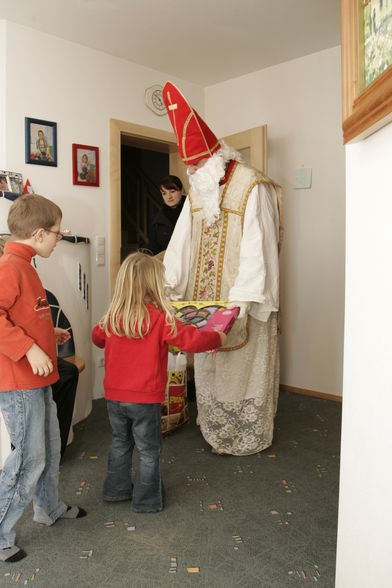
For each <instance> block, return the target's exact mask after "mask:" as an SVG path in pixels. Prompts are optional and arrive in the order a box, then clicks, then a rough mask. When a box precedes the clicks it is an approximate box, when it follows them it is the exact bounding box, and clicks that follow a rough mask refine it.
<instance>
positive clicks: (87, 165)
mask: <svg viewBox="0 0 392 588" xmlns="http://www.w3.org/2000/svg"><path fill="white" fill-rule="evenodd" d="M72 171H73V184H74V185H75V186H95V187H98V186H99V148H98V147H93V146H92V145H80V144H78V143H72Z"/></svg>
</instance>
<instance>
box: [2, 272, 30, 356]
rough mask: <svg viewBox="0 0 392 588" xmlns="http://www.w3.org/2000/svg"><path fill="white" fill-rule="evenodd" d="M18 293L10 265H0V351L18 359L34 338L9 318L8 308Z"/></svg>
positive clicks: (17, 283)
mask: <svg viewBox="0 0 392 588" xmlns="http://www.w3.org/2000/svg"><path fill="white" fill-rule="evenodd" d="M19 294H20V287H19V281H18V278H17V276H16V274H15V271H14V270H13V268H12V267H9V266H8V265H7V266H6V265H1V266H0V352H1V353H3V354H4V355H5V356H7V357H9V358H10V359H12V361H19V360H20V359H21V358H22V357H23V356H24V355H26V353H27V351H28V350H29V349H30V347H31V346H32V345H33V343H35V341H34V339H32V338H31V337H29V336H28V335H26V333H25V332H24V330H23V329H22V328H21V327H19V326H17V325H15V324H14V323H13V322H12V321H11V320H10V318H9V315H8V310H9V309H10V308H11V307H12V305H13V304H14V302H15V300H16V298H17V297H18V296H19Z"/></svg>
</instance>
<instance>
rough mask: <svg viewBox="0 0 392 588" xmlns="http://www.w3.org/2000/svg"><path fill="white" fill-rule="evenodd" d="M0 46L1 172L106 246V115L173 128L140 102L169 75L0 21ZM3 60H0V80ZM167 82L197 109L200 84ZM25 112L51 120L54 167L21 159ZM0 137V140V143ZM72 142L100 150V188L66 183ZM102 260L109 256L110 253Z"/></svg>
mask: <svg viewBox="0 0 392 588" xmlns="http://www.w3.org/2000/svg"><path fill="white" fill-rule="evenodd" d="M4 29H5V31H6V35H5V36H4ZM4 38H5V40H6V41H4ZM4 43H6V51H5V55H6V79H5V85H2V86H1V92H0V95H2V94H5V110H4V111H2V110H1V104H2V102H0V128H1V129H3V128H4V124H5V121H6V122H7V126H6V132H5V138H4V142H5V144H6V146H7V150H6V152H5V153H3V154H2V152H1V150H0V155H2V157H1V159H0V169H7V170H10V171H18V172H22V173H23V177H24V179H26V178H27V177H28V178H29V179H30V182H31V184H32V186H33V188H34V190H35V191H36V192H38V193H40V194H43V195H44V196H47V197H49V198H52V199H53V200H55V202H56V203H57V204H59V205H60V207H61V208H62V210H63V226H64V227H68V228H71V229H72V232H74V233H76V234H80V235H85V236H88V237H90V238H93V237H94V235H104V236H105V237H106V243H107V244H108V242H109V239H108V237H109V118H117V119H121V120H124V121H129V122H133V123H137V124H141V125H145V126H150V127H154V128H159V129H164V130H168V131H171V130H172V129H171V127H170V122H169V119H168V117H167V116H165V117H158V116H156V115H154V114H153V113H152V112H151V111H150V110H149V109H148V108H147V107H146V106H145V104H144V91H145V89H146V88H147V87H149V86H151V85H153V84H163V83H164V82H165V81H166V79H167V76H166V75H165V74H164V73H162V72H158V71H154V70H151V69H148V68H145V67H142V66H139V65H136V64H133V63H130V62H128V61H124V60H121V59H118V58H116V57H112V56H110V55H107V54H105V53H102V52H99V51H95V50H92V49H89V48H86V47H83V46H81V45H77V44H75V43H70V42H68V41H64V40H62V39H59V38H57V37H53V36H50V35H47V34H45V33H40V32H38V31H35V30H33V29H30V28H26V27H23V26H19V25H16V24H14V23H11V22H6V23H4V21H0V48H2V47H3V45H4ZM2 55H3V52H2ZM2 59H3V58H2V57H0V81H2V77H1V76H2V75H3V74H2V72H3V67H2V63H3V61H2ZM172 80H173V81H174V83H178V84H179V85H180V86H181V88H182V89H183V91H184V93H185V94H186V95H187V96H188V98H189V99H190V101H191V102H192V103H193V104H194V105H195V107H196V108H198V109H199V110H200V111H201V112H203V110H204V90H203V88H201V87H199V86H196V85H193V84H190V83H189V82H185V81H182V80H178V79H175V78H172ZM4 87H5V92H3V88H4ZM25 116H28V117H32V118H41V119H45V120H50V121H55V122H57V147H58V167H57V168H52V167H44V166H39V165H31V164H25V163H24V160H25V156H24V150H25V147H24V144H25V139H24V118H25ZM1 142H2V140H1V139H0V146H1ZM72 143H81V144H87V145H94V146H98V147H99V149H100V187H99V188H93V187H80V186H73V185H72V146H71V145H72ZM94 258H95V254H94V249H93V247H92V248H91V267H92V284H91V303H92V318H93V321H95V320H97V319H98V318H99V317H100V316H101V315H102V314H103V312H104V311H105V309H106V307H107V304H108V301H109V267H108V265H107V266H106V267H103V268H100V267H95V266H94V264H93V261H94ZM106 259H107V260H108V259H109V251H108V250H107V257H106ZM88 336H89V334H88ZM100 355H102V352H101V351H98V350H96V349H94V351H93V363H94V366H93V374H94V378H93V379H94V383H93V385H94V391H93V394H94V397H97V396H100V395H102V394H103V389H102V384H101V382H102V377H103V369H100V368H98V367H96V364H97V360H98V357H99V356H100Z"/></svg>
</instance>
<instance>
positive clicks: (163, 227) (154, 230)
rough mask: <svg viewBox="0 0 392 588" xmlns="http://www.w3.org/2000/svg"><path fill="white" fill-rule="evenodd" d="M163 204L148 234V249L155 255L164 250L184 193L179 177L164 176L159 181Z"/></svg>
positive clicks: (180, 208)
mask: <svg viewBox="0 0 392 588" xmlns="http://www.w3.org/2000/svg"><path fill="white" fill-rule="evenodd" d="M159 189H160V191H161V194H162V198H163V204H162V206H161V208H160V210H158V212H157V213H156V215H155V216H154V218H153V220H152V223H151V226H150V232H149V236H148V241H149V245H148V247H149V249H150V251H151V253H153V254H154V255H157V254H158V253H160V252H162V251H164V250H165V249H166V247H167V246H168V244H169V241H170V238H171V236H172V233H173V231H174V227H175V226H176V222H177V219H178V217H179V216H180V212H181V210H182V207H183V205H184V202H185V199H186V195H185V194H184V187H183V185H182V182H181V180H180V178H178V177H177V176H166V177H165V178H162V180H161V181H160V182H159Z"/></svg>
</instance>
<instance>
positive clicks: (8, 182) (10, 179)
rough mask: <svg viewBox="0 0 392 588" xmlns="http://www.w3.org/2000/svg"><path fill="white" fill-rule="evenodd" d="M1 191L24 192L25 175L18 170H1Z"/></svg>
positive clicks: (19, 193)
mask: <svg viewBox="0 0 392 588" xmlns="http://www.w3.org/2000/svg"><path fill="white" fill-rule="evenodd" d="M0 191H1V192H13V193H14V194H18V196H20V195H21V194H23V176H22V174H20V173H18V172H9V171H2V170H0Z"/></svg>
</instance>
